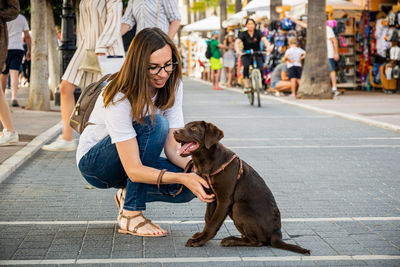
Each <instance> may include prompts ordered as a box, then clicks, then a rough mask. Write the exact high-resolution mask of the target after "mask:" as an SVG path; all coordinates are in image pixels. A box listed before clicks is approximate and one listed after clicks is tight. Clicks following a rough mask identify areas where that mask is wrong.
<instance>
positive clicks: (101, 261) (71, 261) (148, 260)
mask: <svg viewBox="0 0 400 267" xmlns="http://www.w3.org/2000/svg"><path fill="white" fill-rule="evenodd" d="M360 260H361V261H375V260H400V256H394V255H353V256H347V255H338V256H278V257H262V256H260V257H182V258H118V259H115V258H113V259H78V260H75V259H52V260H0V265H39V264H110V263H201V262H251V261H259V262H260V261H261V262H287V261H293V262H300V261H360ZM339 265H340V264H339Z"/></svg>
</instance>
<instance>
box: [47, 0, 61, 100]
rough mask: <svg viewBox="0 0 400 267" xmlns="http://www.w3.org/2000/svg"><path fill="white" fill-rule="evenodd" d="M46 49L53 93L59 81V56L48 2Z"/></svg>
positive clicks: (48, 2) (50, 85) (51, 9)
mask: <svg viewBox="0 0 400 267" xmlns="http://www.w3.org/2000/svg"><path fill="white" fill-rule="evenodd" d="M46 36H47V49H48V52H49V57H48V64H49V75H50V83H49V87H50V90H52V92H53V93H54V91H55V90H56V88H57V86H58V84H59V83H60V80H61V70H60V68H61V65H60V55H59V52H58V50H57V48H58V39H57V33H56V30H55V23H54V14H53V7H52V5H51V3H50V1H47V27H46Z"/></svg>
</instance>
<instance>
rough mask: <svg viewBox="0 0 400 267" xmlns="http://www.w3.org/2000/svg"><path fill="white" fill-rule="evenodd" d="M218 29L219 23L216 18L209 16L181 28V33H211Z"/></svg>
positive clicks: (219, 27)
mask: <svg viewBox="0 0 400 267" xmlns="http://www.w3.org/2000/svg"><path fill="white" fill-rule="evenodd" d="M219 29H221V22H220V19H219V17H217V16H210V17H208V18H205V19H202V20H199V21H196V22H194V23H191V24H188V25H186V26H185V27H183V28H182V30H183V31H187V32H196V31H197V32H201V31H213V30H219Z"/></svg>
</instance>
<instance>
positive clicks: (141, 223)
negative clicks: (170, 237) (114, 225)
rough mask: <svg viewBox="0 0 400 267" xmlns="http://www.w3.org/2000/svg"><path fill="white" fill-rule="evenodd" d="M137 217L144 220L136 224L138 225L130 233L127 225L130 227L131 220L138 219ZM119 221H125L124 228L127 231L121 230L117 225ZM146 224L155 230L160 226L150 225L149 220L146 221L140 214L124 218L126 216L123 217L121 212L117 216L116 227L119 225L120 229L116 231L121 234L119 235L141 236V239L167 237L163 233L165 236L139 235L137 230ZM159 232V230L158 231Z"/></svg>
mask: <svg viewBox="0 0 400 267" xmlns="http://www.w3.org/2000/svg"><path fill="white" fill-rule="evenodd" d="M139 216H141V217H142V218H143V219H144V221H143V222H140V223H138V224H137V225H136V226H135V227H134V228H133V230H132V231H130V230H129V225H130V223H131V219H133V218H137V217H139ZM121 219H126V228H127V229H121V226H120V225H119V222H120V220H121ZM146 224H150V225H152V226H153V227H155V228H160V226H158V225H156V224H154V223H152V222H151V220H149V219H147V218H146V217H144V216H143V214H142V213H139V214H138V215H134V216H126V215H123V214H122V212H121V213H120V214H119V216H118V225H119V227H120V229H118V233H121V234H130V235H134V236H143V237H163V236H166V235H167V233H165V234H162V233H161V234H141V233H138V232H137V231H138V230H139V228H141V227H143V226H145V225H146ZM160 230H161V229H160Z"/></svg>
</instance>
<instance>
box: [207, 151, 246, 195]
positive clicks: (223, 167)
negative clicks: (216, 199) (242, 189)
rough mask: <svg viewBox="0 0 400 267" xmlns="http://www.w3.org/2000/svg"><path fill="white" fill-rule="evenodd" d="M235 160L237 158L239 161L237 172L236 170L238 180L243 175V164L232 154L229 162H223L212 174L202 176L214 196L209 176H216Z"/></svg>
mask: <svg viewBox="0 0 400 267" xmlns="http://www.w3.org/2000/svg"><path fill="white" fill-rule="evenodd" d="M236 158H238V160H239V170H238V176H237V179H240V177H241V176H242V174H243V162H242V160H241V159H240V158H239V157H238V155H236V154H233V156H232V158H231V159H230V160H228V161H227V162H225V163H224V164H222V166H221V167H219V168H218V169H217V170H216V171H214V172H212V173H210V174H205V175H204V176H205V177H206V178H207V182H208V185H209V186H210V188H211V190H212V191H213V193H214V194H215V190H214V187H213V186H212V183H211V176H213V175H216V174H218V173H220V172H222V171H223V170H224V169H225V168H226V166H228V165H229V164H230V163H231V162H232V161H233V160H234V159H236Z"/></svg>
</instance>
